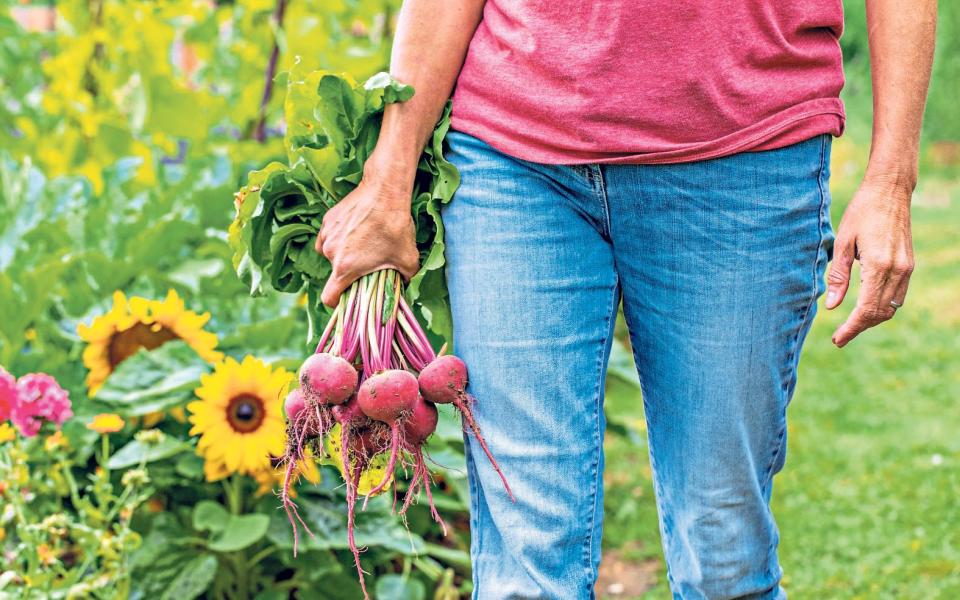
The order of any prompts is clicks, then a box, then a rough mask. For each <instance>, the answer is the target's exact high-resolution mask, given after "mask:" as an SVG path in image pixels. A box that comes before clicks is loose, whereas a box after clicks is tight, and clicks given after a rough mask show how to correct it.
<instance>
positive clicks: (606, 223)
mask: <svg viewBox="0 0 960 600" xmlns="http://www.w3.org/2000/svg"><path fill="white" fill-rule="evenodd" d="M591 168H592V169H595V172H596V181H597V184H596V187H595V190H596V194H597V199H598V200H600V208H601V209H602V210H603V234H604V235H605V236H607V237H610V235H611V233H610V232H611V230H612V229H613V225H612V224H611V223H610V206H609V203H608V201H607V184H606V182H605V181H604V180H603V168H602V167H601V166H600V165H599V164H597V165H591Z"/></svg>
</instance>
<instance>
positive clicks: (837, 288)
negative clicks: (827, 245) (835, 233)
mask: <svg viewBox="0 0 960 600" xmlns="http://www.w3.org/2000/svg"><path fill="white" fill-rule="evenodd" d="M855 254H856V245H855V242H854V241H853V240H850V241H847V240H846V239H845V238H843V237H842V236H841V237H840V238H838V239H837V243H836V244H834V247H833V262H832V263H831V264H830V272H829V273H828V274H827V300H826V302H825V304H824V305H825V306H826V307H827V310H832V309H834V308H836V307H838V306H840V303H841V302H843V298H844V297H845V296H846V295H847V290H848V289H849V288H850V272H851V270H852V269H853V259H854V256H855Z"/></svg>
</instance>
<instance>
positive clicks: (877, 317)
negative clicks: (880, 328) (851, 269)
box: [833, 264, 896, 348]
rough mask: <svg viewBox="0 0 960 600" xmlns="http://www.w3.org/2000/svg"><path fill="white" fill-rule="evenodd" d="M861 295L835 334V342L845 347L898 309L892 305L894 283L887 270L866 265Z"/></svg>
mask: <svg viewBox="0 0 960 600" xmlns="http://www.w3.org/2000/svg"><path fill="white" fill-rule="evenodd" d="M861 273H862V274H863V276H862V280H861V284H860V297H859V298H858V299H857V306H856V307H855V308H854V309H853V312H852V313H850V316H849V317H847V320H846V321H844V322H843V324H841V325H840V327H838V328H837V330H836V331H835V332H834V334H833V343H834V344H836V345H837V346H838V347H840V348H843V347H844V346H846V345H847V344H848V343H850V341H851V340H852V339H854V338H855V337H857V336H858V335H860V334H861V333H863V332H864V331H866V330H867V329H869V328H871V327H874V326H876V325H879V324H880V323H883V322H884V321H886V320H888V319H890V318H891V317H893V315H894V313H895V312H896V310H895V309H894V308H893V306H891V305H890V299H892V297H893V293H894V292H893V290H894V285H893V282H892V281H891V279H890V277H889V274H888V272H887V271H885V270H882V271H879V272H878V271H875V270H873V269H872V268H871V267H870V265H869V264H867V265H864V268H863V270H862V271H861Z"/></svg>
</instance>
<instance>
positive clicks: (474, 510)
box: [464, 435, 483, 600]
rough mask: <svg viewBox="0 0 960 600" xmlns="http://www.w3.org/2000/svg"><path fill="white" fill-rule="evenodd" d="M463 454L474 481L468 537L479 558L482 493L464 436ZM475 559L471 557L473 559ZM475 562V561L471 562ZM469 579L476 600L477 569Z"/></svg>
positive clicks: (478, 591)
mask: <svg viewBox="0 0 960 600" xmlns="http://www.w3.org/2000/svg"><path fill="white" fill-rule="evenodd" d="M464 438H465V439H464V454H465V459H466V462H467V472H468V473H469V475H470V477H471V478H472V479H473V481H474V487H475V488H476V489H475V490H474V493H472V494H470V520H471V523H470V535H471V536H472V540H473V541H472V543H473V544H475V548H476V555H477V557H479V556H480V554H481V552H482V550H483V546H482V544H481V536H480V534H481V532H482V531H483V529H482V528H481V527H480V499H479V496H480V494H481V493H482V491H481V489H480V479H479V477H477V472H476V466H475V465H474V462H473V453H472V452H471V451H470V440H469V439H467V438H466V435H465V436H464ZM474 558H475V557H471V559H474ZM473 562H474V563H475V562H476V561H475V560H474V561H473ZM471 579H472V580H473V594H472V597H473V600H478V599H479V598H480V575H479V569H472V573H471Z"/></svg>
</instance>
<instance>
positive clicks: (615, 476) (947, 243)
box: [604, 140, 960, 599]
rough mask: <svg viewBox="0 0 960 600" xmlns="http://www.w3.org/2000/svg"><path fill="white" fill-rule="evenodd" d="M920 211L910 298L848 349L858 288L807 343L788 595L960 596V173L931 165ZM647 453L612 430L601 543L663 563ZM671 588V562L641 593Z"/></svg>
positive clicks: (634, 407)
mask: <svg viewBox="0 0 960 600" xmlns="http://www.w3.org/2000/svg"><path fill="white" fill-rule="evenodd" d="M844 144H847V145H846V146H845V145H844ZM850 144H852V143H851V142H844V141H842V140H841V143H840V144H838V147H837V148H836V149H837V150H838V152H836V153H835V155H834V159H835V160H834V173H835V178H834V184H833V186H834V196H835V201H836V204H835V207H834V211H833V219H834V223H835V224H836V223H839V219H840V215H841V212H842V204H843V202H844V201H845V200H847V199H849V197H850V195H851V193H852V191H853V189H854V187H855V185H856V183H857V181H858V179H857V177H858V173H859V172H860V170H861V167H862V164H861V161H862V157H863V155H865V152H863V151H854V150H853V147H852V146H851V145H850ZM847 163H849V164H847ZM838 176H839V177H838ZM913 216H914V237H915V244H916V250H917V264H918V268H917V271H916V273H915V274H914V276H913V279H912V285H911V289H910V294H909V296H908V300H907V303H906V307H905V308H904V309H902V310H901V311H900V313H899V314H898V315H897V317H896V318H895V319H894V320H893V321H891V322H889V323H887V324H885V325H883V326H881V327H879V328H876V329H873V330H871V331H868V332H867V333H866V334H865V335H863V336H862V337H861V338H858V339H857V340H855V341H854V342H853V343H851V344H850V345H849V346H848V347H847V348H845V349H844V350H838V349H836V348H835V347H833V345H832V344H831V343H830V336H831V333H832V332H833V330H834V329H835V328H836V326H837V325H839V324H840V323H841V322H842V320H843V319H844V318H845V317H846V315H847V314H848V313H849V311H850V308H851V307H852V305H853V301H854V298H853V296H850V297H848V299H847V301H846V302H845V303H844V306H842V307H841V308H840V309H838V310H837V311H834V312H830V313H828V312H826V311H823V310H821V312H820V314H819V315H818V317H817V320H816V323H815V325H814V327H813V330H812V332H811V333H810V335H809V337H808V339H807V343H806V346H805V349H804V354H803V357H802V361H801V365H800V382H799V385H798V388H797V393H796V396H795V397H794V400H793V404H792V405H791V407H790V410H789V417H788V418H789V451H788V455H787V464H786V468H785V470H784V471H783V472H782V473H781V474H780V475H779V476H778V477H777V479H776V480H775V485H774V501H773V506H774V512H775V514H776V517H777V520H778V523H779V525H780V529H781V536H782V542H781V561H782V564H783V567H784V571H785V579H784V585H785V587H786V588H787V590H788V592H789V594H790V597H791V598H792V599H806V598H810V599H823V598H830V599H833V598H838V599H839V598H870V599H874V598H925V599H932V598H944V599H947V598H951V599H952V598H960V402H958V400H960V393H958V391H960V245H958V241H960V171H954V172H952V173H951V172H949V171H947V172H944V171H941V172H938V173H932V174H927V176H926V177H925V178H924V179H923V180H922V181H921V185H920V187H919V188H918V191H917V195H916V196H915V202H914V211H913ZM611 404H612V405H611V406H609V410H610V411H611V412H612V413H614V414H615V415H616V414H619V415H621V416H626V415H629V416H633V415H634V413H637V412H638V411H639V410H640V408H639V405H638V403H636V402H630V403H626V402H623V401H622V400H620V402H619V405H616V403H615V402H614V403H611ZM646 452H647V449H646V444H645V443H644V442H643V441H642V440H640V441H639V442H631V441H630V440H628V439H626V438H625V437H623V436H612V435H611V436H608V442H607V465H608V466H607V503H606V504H607V520H606V524H605V536H604V543H605V546H606V547H607V548H618V549H620V551H621V554H622V555H623V556H625V557H628V558H632V559H636V560H650V559H657V560H661V562H662V559H661V558H660V557H661V554H660V546H659V543H660V542H659V537H658V532H657V522H656V509H655V507H654V501H653V491H652V487H651V483H650V469H649V466H648V463H647V458H646ZM666 597H669V592H668V588H667V585H666V576H665V573H664V571H663V567H662V564H661V567H660V570H659V573H658V581H657V583H656V585H655V587H654V588H653V589H651V590H650V591H649V592H648V593H647V594H646V595H645V596H644V598H666Z"/></svg>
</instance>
